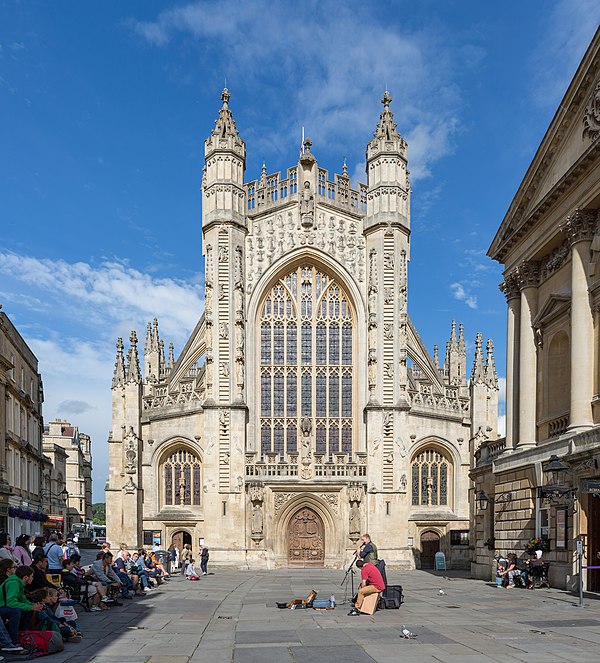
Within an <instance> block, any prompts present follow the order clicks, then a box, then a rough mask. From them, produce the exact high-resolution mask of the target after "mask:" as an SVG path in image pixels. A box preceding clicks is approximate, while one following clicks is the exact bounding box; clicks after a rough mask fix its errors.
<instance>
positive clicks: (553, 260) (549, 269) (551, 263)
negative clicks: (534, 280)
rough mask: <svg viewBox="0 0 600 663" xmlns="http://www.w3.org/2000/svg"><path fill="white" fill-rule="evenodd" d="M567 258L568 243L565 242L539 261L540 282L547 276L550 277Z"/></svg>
mask: <svg viewBox="0 0 600 663" xmlns="http://www.w3.org/2000/svg"><path fill="white" fill-rule="evenodd" d="M568 257H569V242H568V240H565V241H564V242H563V243H562V244H561V245H560V246H557V247H556V248H555V249H554V250H553V251H551V252H550V253H549V254H548V255H546V256H544V257H543V258H542V259H541V260H540V280H541V281H545V280H546V279H547V278H548V277H549V276H552V274H554V272H556V271H558V270H559V269H560V268H561V267H562V266H563V265H564V263H565V262H566V260H567V258H568Z"/></svg>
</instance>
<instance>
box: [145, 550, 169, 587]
mask: <svg viewBox="0 0 600 663" xmlns="http://www.w3.org/2000/svg"><path fill="white" fill-rule="evenodd" d="M150 557H151V559H152V562H153V563H154V566H155V567H156V568H157V569H158V570H159V571H160V573H161V577H162V578H164V579H165V580H170V579H171V575H170V574H169V572H168V571H167V569H166V568H165V565H164V564H163V563H162V562H161V561H160V559H158V557H157V556H156V555H155V553H152V554H151V555H150Z"/></svg>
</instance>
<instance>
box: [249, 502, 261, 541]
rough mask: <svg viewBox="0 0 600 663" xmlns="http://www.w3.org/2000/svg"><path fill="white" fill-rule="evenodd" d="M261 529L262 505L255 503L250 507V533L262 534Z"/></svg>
mask: <svg viewBox="0 0 600 663" xmlns="http://www.w3.org/2000/svg"><path fill="white" fill-rule="evenodd" d="M262 531H263V512H262V507H260V506H259V505H258V504H255V505H254V506H253V507H252V534H262Z"/></svg>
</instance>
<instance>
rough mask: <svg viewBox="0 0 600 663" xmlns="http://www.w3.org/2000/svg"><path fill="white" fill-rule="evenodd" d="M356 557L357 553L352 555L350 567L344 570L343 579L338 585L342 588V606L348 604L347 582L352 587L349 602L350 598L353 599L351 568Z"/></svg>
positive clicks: (352, 573)
mask: <svg viewBox="0 0 600 663" xmlns="http://www.w3.org/2000/svg"><path fill="white" fill-rule="evenodd" d="M357 557H358V553H357V552H355V553H354V557H353V558H352V561H351V562H350V565H349V566H348V568H347V569H346V575H345V576H344V579H343V580H342V582H341V583H340V585H341V586H342V587H343V588H344V599H343V600H342V602H341V604H340V605H344V604H346V603H348V580H350V584H351V587H352V594H351V595H350V602H351V601H352V598H353V597H354V569H353V568H352V567H353V566H354V562H356V559H357Z"/></svg>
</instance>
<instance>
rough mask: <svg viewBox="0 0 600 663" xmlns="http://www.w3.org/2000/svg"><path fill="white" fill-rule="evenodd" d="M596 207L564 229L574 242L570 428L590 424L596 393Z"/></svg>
mask: <svg viewBox="0 0 600 663" xmlns="http://www.w3.org/2000/svg"><path fill="white" fill-rule="evenodd" d="M597 214H598V213H597V211H595V210H590V211H588V210H576V212H575V214H573V215H571V216H569V217H567V220H566V222H565V223H564V224H563V225H562V226H561V230H562V231H563V232H564V233H565V234H566V235H567V237H568V238H569V240H570V242H571V410H570V414H569V431H579V430H584V429H586V428H590V427H591V426H592V425H593V420H592V398H593V395H594V363H593V361H591V356H590V355H591V352H592V348H593V347H594V317H593V312H592V307H591V304H590V298H589V292H588V278H587V265H588V263H589V261H590V245H591V241H592V239H593V237H594V230H595V227H596V219H597Z"/></svg>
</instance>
